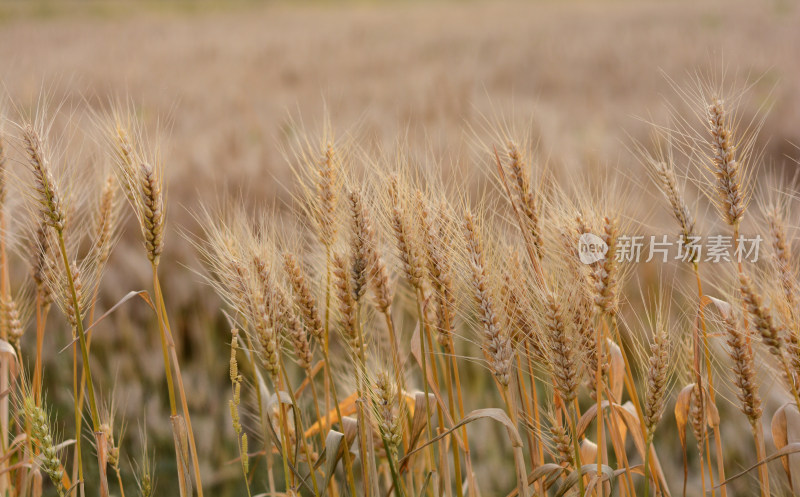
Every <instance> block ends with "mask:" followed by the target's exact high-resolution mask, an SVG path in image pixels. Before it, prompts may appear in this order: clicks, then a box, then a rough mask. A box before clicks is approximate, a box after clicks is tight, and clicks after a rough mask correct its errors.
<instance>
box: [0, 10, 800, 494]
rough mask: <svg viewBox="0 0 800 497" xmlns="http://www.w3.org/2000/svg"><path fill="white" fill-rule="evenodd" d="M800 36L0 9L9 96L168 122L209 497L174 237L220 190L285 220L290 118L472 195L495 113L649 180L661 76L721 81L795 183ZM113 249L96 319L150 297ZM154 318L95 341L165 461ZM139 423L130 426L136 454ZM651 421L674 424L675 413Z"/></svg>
mask: <svg viewBox="0 0 800 497" xmlns="http://www.w3.org/2000/svg"><path fill="white" fill-rule="evenodd" d="M798 26H800V6H798V4H797V2H794V1H791V0H772V1H758V2H756V1H753V2H745V1H727V2H697V1H668V2H667V1H665V2H661V1H659V2H633V1H624V0H619V1H614V0H611V1H596V2H595V1H567V2H556V1H534V2H498V3H494V2H492V3H489V2H479V1H470V2H455V1H453V2H444V1H442V2H422V1H420V2H402V1H390V2H378V1H376V2H368V1H364V2H361V1H353V2H344V3H339V2H333V1H319V2H314V1H310V2H299V3H292V2H275V3H271V2H266V3H260V2H245V1H237V2H232V3H225V2H188V1H186V2H184V1H181V2H163V3H162V2H134V1H129V2H128V1H120V2H114V1H110V2H81V1H69V2H55V1H52V2H37V1H32V2H23V1H13V0H12V1H8V0H6V1H2V2H0V84H2V88H1V89H0V95H2V100H0V101H5V102H7V103H11V106H6V109H7V110H8V109H12V108H13V107H14V106H16V107H17V110H20V111H22V112H25V111H26V110H27V109H31V108H33V107H35V105H36V102H37V100H38V99H39V96H40V95H42V94H47V95H49V98H50V100H51V101H52V102H64V109H67V110H69V112H72V113H73V114H72V119H73V120H74V121H76V122H89V121H90V120H91V114H92V112H102V111H103V110H104V109H107V108H108V107H109V104H110V102H112V101H113V100H115V99H119V98H129V99H130V100H131V101H132V102H133V103H134V104H135V105H136V108H137V111H138V112H139V113H140V114H141V115H142V116H143V118H144V120H145V122H147V123H149V125H150V126H151V127H152V129H153V130H155V129H157V128H158V129H161V130H162V136H163V140H162V143H163V146H164V156H165V162H166V164H167V168H166V174H167V184H168V192H169V193H168V202H169V210H168V226H169V233H168V235H167V241H166V253H165V257H164V261H163V263H162V270H163V271H164V276H165V277H164V285H165V293H166V301H167V303H168V305H169V306H170V307H171V314H172V316H174V317H173V319H175V320H176V328H177V330H178V331H177V334H178V337H179V338H178V340H179V345H180V347H181V356H182V361H183V363H182V364H183V367H184V375H185V378H186V381H187V382H188V385H187V390H188V391H189V392H190V401H191V402H192V403H193V405H192V406H191V407H192V408H193V409H194V412H196V413H197V414H196V420H195V421H194V423H195V431H196V433H197V436H198V443H199V444H200V447H199V449H200V452H201V453H202V454H204V455H205V460H204V461H203V463H204V467H205V468H206V469H207V474H210V475H213V476H212V477H211V478H209V481H208V482H207V483H206V484H207V485H208V484H211V485H210V488H211V490H210V494H212V495H229V494H230V493H231V492H234V491H236V489H237V485H239V484H240V483H239V480H240V474H239V468H238V467H237V466H236V465H235V464H225V463H226V462H228V461H230V460H232V459H233V457H234V454H235V449H234V448H233V446H232V442H231V437H230V433H231V429H230V421H229V419H228V410H227V406H226V404H224V403H221V402H213V400H214V399H218V398H226V399H227V398H228V396H229V395H230V392H229V390H230V383H229V380H228V377H227V374H226V368H227V356H228V353H229V352H228V349H227V345H226V344H227V343H228V340H229V338H228V328H227V324H226V322H225V320H224V317H223V316H222V314H221V312H220V311H221V304H220V302H219V300H218V299H217V298H216V297H215V296H214V294H213V292H212V291H211V289H210V288H209V287H208V286H207V285H205V284H204V283H203V282H202V279H201V278H200V276H198V275H197V274H196V272H197V271H200V263H199V262H198V257H197V254H196V251H195V250H194V248H193V247H192V246H191V244H190V243H188V242H187V241H186V239H185V237H183V236H181V231H183V232H188V233H195V232H197V228H196V226H195V224H196V223H195V220H194V217H193V213H196V212H197V211H198V209H199V206H200V205H201V204H202V203H207V204H208V203H210V204H212V205H213V204H214V203H216V202H219V201H220V199H223V198H226V197H242V198H243V200H244V202H245V203H246V204H249V205H268V206H272V205H274V206H276V208H277V209H287V208H289V207H288V205H289V204H291V194H292V184H293V180H292V177H291V173H290V165H291V163H290V161H288V160H287V159H286V157H285V154H284V153H283V151H284V150H285V149H286V147H287V143H288V141H289V139H290V138H292V137H293V136H294V134H295V133H296V131H297V127H298V124H299V123H300V122H302V123H304V124H305V125H307V126H308V127H310V128H314V127H315V125H318V124H319V123H321V122H322V120H323V118H324V115H325V112H327V113H328V114H329V115H330V116H331V121H332V123H333V125H334V126H335V128H336V129H337V130H338V131H340V132H347V131H350V132H352V133H353V134H354V135H355V136H357V137H358V142H359V144H360V145H361V146H362V147H364V148H366V149H368V150H383V149H391V147H392V146H393V145H394V144H395V143H396V141H397V139H398V137H404V138H403V140H404V141H405V142H407V143H408V144H409V145H410V146H411V147H412V148H416V149H417V150H420V151H422V152H423V153H424V154H425V155H426V156H427V157H430V163H431V167H434V165H435V164H436V163H441V164H442V167H443V168H444V169H445V171H447V173H445V174H444V177H445V180H446V181H447V180H448V179H452V178H455V177H456V176H454V175H455V172H456V171H458V172H461V173H465V172H466V173H468V176H464V175H463V174H462V175H460V176H458V177H460V178H467V180H468V181H470V182H472V183H474V184H473V187H475V188H479V187H480V186H481V184H482V183H483V182H485V181H486V179H487V174H488V173H487V171H488V168H489V167H490V164H488V163H487V162H486V160H485V159H486V158H485V157H482V158H481V159H479V160H478V159H476V154H475V148H474V146H473V143H472V142H473V137H474V135H475V134H476V133H477V134H480V129H481V127H482V126H483V124H484V122H485V116H490V117H491V116H495V115H503V116H507V117H508V118H509V119H510V120H512V121H515V122H516V121H519V122H522V123H529V124H530V125H531V127H532V129H533V135H534V139H535V140H536V141H538V143H539V149H540V151H541V152H542V156H543V157H546V158H547V159H548V161H547V162H548V164H549V167H551V168H552V169H553V170H554V173H555V174H556V176H558V177H560V178H562V179H569V178H571V177H573V176H574V177H578V176H582V175H585V174H590V173H591V172H592V171H594V170H597V169H600V168H611V169H613V170H616V171H620V172H622V174H624V175H625V176H629V177H631V178H637V177H639V178H640V177H643V169H642V167H641V165H640V164H639V163H638V161H637V160H636V158H635V157H633V155H632V154H631V153H630V152H629V148H630V147H631V145H632V143H633V142H634V141H635V140H646V139H647V133H648V131H649V130H650V126H649V125H648V124H647V123H646V122H645V121H648V120H653V121H657V122H658V121H660V120H663V119H664V116H665V115H666V106H665V102H673V103H675V102H679V101H680V99H679V97H677V95H676V93H675V90H674V88H673V87H672V84H671V83H670V78H671V79H672V80H673V81H674V82H675V83H677V84H678V85H679V86H680V85H684V84H687V83H689V82H691V81H693V80H694V79H695V75H696V74H697V73H706V72H707V71H709V70H712V71H720V70H721V68H724V70H725V71H726V72H727V75H728V76H729V77H730V78H731V79H732V80H736V81H738V82H740V83H741V84H742V85H743V86H750V89H749V91H748V93H747V98H746V99H745V100H744V104H745V107H744V108H743V110H742V112H743V113H744V114H745V115H746V116H752V115H756V114H757V113H758V112H759V111H760V110H763V109H764V108H769V109H770V110H769V113H768V114H767V116H766V120H765V122H764V127H763V129H762V133H761V135H760V138H759V140H758V143H757V148H758V149H759V150H762V151H763V160H762V162H763V164H765V165H768V166H769V167H770V168H774V169H779V170H784V171H785V175H786V176H791V175H792V174H793V171H794V169H795V168H796V166H797V164H796V162H794V161H793V160H792V159H794V160H796V159H797V158H798V157H799V156H800V150H798V148H797V147H796V146H795V145H793V144H798V143H800V126H798V124H800V65H798V55H800V29H798ZM13 112H14V111H13V110H12V111H8V112H7V113H10V114H12V117H13ZM474 130H478V131H474ZM87 157H88V158H89V159H91V158H92V155H91V154H87ZM89 159H87V160H89ZM94 159H95V160H100V161H101V160H103V158H102V157H94ZM436 167H438V165H437V166H436ZM642 183H643V182H642ZM645 197H647V194H645ZM656 198H657V197H656V196H655V194H654V195H653V197H652V200H653V201H652V202H650V203H644V204H642V206H641V212H642V216H643V217H648V216H651V215H653V211H654V210H655V208H654V207H653V205H654V204H655V203H656V201H655V199H656ZM659 201H660V199H659ZM123 237H124V238H125V239H126V240H131V241H133V243H120V244H119V245H118V247H117V249H116V250H115V253H114V255H113V256H112V260H111V263H110V265H109V268H108V270H107V273H106V275H105V279H104V282H103V292H102V300H101V305H102V306H103V307H105V308H108V307H109V306H111V305H113V303H114V302H115V301H116V300H117V299H119V298H120V297H121V296H122V295H124V294H125V293H127V292H128V291H129V290H132V289H138V288H145V287H147V286H148V270H147V261H146V259H144V257H143V256H142V254H141V250H140V247H139V245H138V243H139V233H138V232H137V229H136V227H135V225H134V224H133V223H130V227H129V229H127V231H126V233H125V234H124V235H123ZM149 319H150V318H149V314H148V313H147V312H145V309H143V306H141V305H139V304H130V305H127V306H125V307H124V308H123V309H122V310H120V311H119V312H117V313H115V314H114V315H113V317H112V318H111V319H109V321H108V322H106V323H104V324H103V325H101V326H100V327H99V328H98V333H97V339H96V342H95V343H96V344H95V345H94V348H93V352H94V351H96V352H95V356H96V358H97V360H96V362H95V364H94V365H95V366H97V369H98V372H97V374H98V375H100V376H99V377H100V378H102V380H101V383H102V385H103V388H104V389H105V390H106V391H110V390H111V389H112V388H113V389H115V395H116V397H117V398H118V402H117V406H118V408H119V411H120V417H122V418H129V419H131V420H137V419H141V418H142V413H145V414H146V417H147V419H148V420H152V421H153V422H152V423H148V426H147V430H148V432H149V433H150V438H151V440H155V441H156V442H160V445H159V451H160V452H163V453H164V454H167V453H168V452H169V450H170V444H171V434H170V431H169V426H168V425H167V424H166V423H165V422H162V420H165V419H167V417H168V416H166V415H165V410H166V406H165V404H166V402H165V400H164V398H163V394H162V397H159V396H154V395H153V392H159V391H161V389H162V388H163V385H162V384H161V383H162V378H163V376H162V372H161V368H162V365H161V362H160V361H161V359H160V354H159V353H158V347H159V344H158V340H157V338H156V336H155V335H152V334H147V333H146V332H145V331H144V330H146V329H148V326H147V325H148V324H149V323H148V320H149ZM54 322H55V321H54ZM58 324H59V325H62V323H61V322H60V321H59V323H58ZM62 326H63V325H62ZM150 329H152V328H150ZM63 331H64V334H59V332H58V330H57V329H56V326H53V327H51V329H50V330H49V333H50V335H49V337H51V338H52V340H48V343H47V350H46V357H47V361H48V362H47V364H48V365H47V368H48V369H47V371H48V374H49V375H50V378H51V380H52V381H53V384H55V383H57V382H56V381H55V379H56V376H57V375H58V371H61V370H62V368H63V370H64V371H66V368H67V367H69V357H67V356H66V353H65V354H61V355H59V354H58V350H60V349H61V348H62V347H64V346H65V345H66V343H67V338H66V333H67V329H66V326H63ZM32 338H33V337H32V336H28V337H27V339H32ZM26 345H30V343H26ZM51 380H47V379H46V381H51ZM485 389H491V385H480V384H477V385H473V386H472V395H473V396H474V397H473V399H472V400H468V402H469V403H471V404H473V407H477V406H480V405H481V402H480V396H481V395H482V393H483V391H484V390H485ZM48 396H49V398H50V400H51V401H53V402H54V403H55V404H56V405H61V406H64V407H63V411H64V416H65V419H68V418H67V417H68V416H69V414H68V413H69V410H70V409H71V407H70V406H71V398H70V393H69V392H68V391H59V390H58V389H56V388H49V389H48ZM765 396H767V395H766V394H765ZM725 409H730V406H727V407H725ZM134 423H136V421H134ZM65 426H69V424H68V423H67V424H66V425H65ZM138 430H139V426H135V425H130V426H129V427H128V434H127V437H126V442H127V443H128V444H130V446H131V447H135V446H136V444H137V443H138V436H137V432H138ZM663 430H664V432H667V433H668V432H669V430H674V424H671V421H669V420H665V422H664V428H663ZM62 431H63V427H62ZM730 435H731V439H730V440H731V441H730V444H729V447H728V450H729V451H731V453H732V454H731V456H730V458H727V457H726V460H728V461H732V463H733V465H734V467H735V466H736V464H737V463H736V461H737V460H741V457H740V456H739V455H738V454H740V453H741V451H746V450H748V449H746V448H740V447H737V442H736V440H734V439H733V438H732V437H734V436H735V435H736V434H735V433H730ZM664 438H665V439H669V437H668V436H664ZM476 443H477V444H478V446H479V449H478V450H476V458H477V459H476V461H478V465H479V478H480V479H482V481H483V482H484V487H483V489H484V490H485V491H488V492H489V493H488V495H495V493H494V492H493V491H492V490H493V489H497V491H499V490H502V489H504V488H506V487H505V486H507V485H508V484H509V482H510V481H511V478H512V477H513V472H511V471H510V470H509V468H505V467H504V468H502V469H501V470H500V471H496V470H495V469H496V468H495V467H494V465H493V462H494V461H496V460H504V458H503V457H501V456H498V455H497V454H495V452H496V451H498V450H501V448H497V447H494V446H492V444H491V440H489V439H488V438H487V440H485V441H484V442H483V443H484V445H485V447H484V448H483V450H481V449H480V446H481V442H480V441H478V442H476ZM671 443H672V444H673V445H674V454H675V457H674V460H673V461H664V463H665V469H666V470H667V472H668V473H670V476H671V481H674V482H678V481H679V479H680V477H681V474H680V471H681V470H680V464H681V463H680V453H679V450H680V449H679V446H678V445H677V442H676V441H673V442H671ZM742 443H743V444H745V443H746V441H743V442H742ZM666 444H670V441H669V440H667V442H666ZM746 447H749V446H746ZM667 452H669V451H667ZM744 453H745V455H747V453H746V452H744ZM662 457H663V456H662ZM737 458H739V459H737ZM159 460H161V461H166V462H165V463H164V464H172V463H173V461H172V459H171V458H168V457H165V458H160V459H159ZM741 464H744V463H741ZM162 469H163V471H164V474H165V477H164V478H162V479H160V483H161V484H162V485H163V488H160V490H162V491H167V490H168V489H169V488H171V485H172V482H170V481H169V480H170V477H169V475H171V474H172V473H171V471H170V470H168V468H166V467H165V468H159V470H162ZM159 472H160V471H159ZM676 488H677V487H676ZM162 495H168V493H163V494H162Z"/></svg>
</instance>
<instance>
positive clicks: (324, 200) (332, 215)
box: [316, 143, 342, 247]
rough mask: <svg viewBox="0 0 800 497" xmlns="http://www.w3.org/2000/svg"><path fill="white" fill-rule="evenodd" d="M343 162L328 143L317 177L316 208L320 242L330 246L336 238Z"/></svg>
mask: <svg viewBox="0 0 800 497" xmlns="http://www.w3.org/2000/svg"><path fill="white" fill-rule="evenodd" d="M340 169H341V164H340V163H339V158H338V157H337V155H336V149H335V148H334V146H333V144H332V143H328V144H327V145H326V147H325V150H324V152H323V155H322V159H321V160H320V163H319V176H318V178H317V198H318V201H319V207H318V208H317V209H316V212H317V215H318V216H319V219H318V220H317V223H318V225H319V237H320V242H321V243H322V244H323V245H325V246H326V247H330V246H331V245H332V244H333V241H334V240H335V239H336V226H337V225H336V204H337V202H338V197H339V191H338V190H339V177H340V176H341V174H342V171H341V170H340Z"/></svg>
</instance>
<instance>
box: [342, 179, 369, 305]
mask: <svg viewBox="0 0 800 497" xmlns="http://www.w3.org/2000/svg"><path fill="white" fill-rule="evenodd" d="M347 201H348V202H347V203H348V207H349V208H350V219H351V222H352V232H351V234H350V272H351V279H352V284H353V298H354V299H355V301H356V302H359V301H360V300H361V297H363V296H364V294H365V293H366V291H367V274H368V267H369V263H368V260H369V246H368V244H367V242H368V239H369V238H370V236H369V234H367V223H368V222H369V221H368V219H367V218H366V217H365V216H366V214H365V210H366V209H365V207H364V200H363V199H362V198H361V194H360V193H359V192H357V191H355V190H353V191H350V192H348V193H347Z"/></svg>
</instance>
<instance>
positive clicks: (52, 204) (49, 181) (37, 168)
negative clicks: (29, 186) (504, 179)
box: [22, 125, 65, 231]
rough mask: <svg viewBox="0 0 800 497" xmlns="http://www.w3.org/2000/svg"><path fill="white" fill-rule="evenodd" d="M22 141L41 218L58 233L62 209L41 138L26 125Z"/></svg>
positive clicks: (62, 225) (61, 219) (60, 227)
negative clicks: (32, 178)
mask: <svg viewBox="0 0 800 497" xmlns="http://www.w3.org/2000/svg"><path fill="white" fill-rule="evenodd" d="M22 140H23V143H24V144H25V152H26V154H27V158H28V165H29V166H30V168H31V171H32V172H33V177H34V189H35V190H36V194H37V201H38V202H39V205H40V206H41V212H42V217H43V219H44V220H45V221H46V223H47V225H48V226H51V227H53V228H55V229H56V230H58V231H63V230H64V224H65V215H64V207H63V205H62V202H61V197H60V195H59V191H58V186H57V185H56V182H55V179H54V177H53V172H52V171H51V169H50V164H49V162H48V160H47V155H46V153H45V151H44V145H43V143H42V138H41V136H40V135H39V133H38V132H37V131H36V130H35V129H34V128H33V126H31V125H27V126H25V127H24V128H23V130H22Z"/></svg>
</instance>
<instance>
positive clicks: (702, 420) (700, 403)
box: [689, 383, 708, 457]
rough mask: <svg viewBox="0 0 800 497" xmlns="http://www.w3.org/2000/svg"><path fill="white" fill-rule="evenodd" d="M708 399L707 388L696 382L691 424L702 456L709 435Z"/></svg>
mask: <svg viewBox="0 0 800 497" xmlns="http://www.w3.org/2000/svg"><path fill="white" fill-rule="evenodd" d="M707 401H708V399H707V398H706V393H705V390H704V389H703V388H702V387H701V386H700V385H698V384H697V383H694V384H693V387H692V393H691V399H690V404H689V424H690V425H691V426H692V433H693V434H694V438H695V440H696V441H697V449H698V450H699V451H700V455H701V457H702V454H703V446H704V445H705V441H706V435H707V428H706V427H707V421H706V420H707V418H706V402H707Z"/></svg>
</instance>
